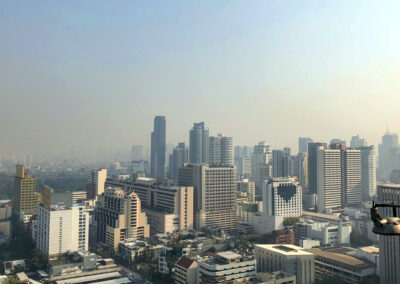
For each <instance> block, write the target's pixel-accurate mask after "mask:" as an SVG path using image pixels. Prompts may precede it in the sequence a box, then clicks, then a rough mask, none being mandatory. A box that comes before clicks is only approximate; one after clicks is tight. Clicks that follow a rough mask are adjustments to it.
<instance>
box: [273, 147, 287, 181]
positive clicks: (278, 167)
mask: <svg viewBox="0 0 400 284" xmlns="http://www.w3.org/2000/svg"><path fill="white" fill-rule="evenodd" d="M283 157H284V154H283V151H282V150H272V176H273V177H283V176H284V174H283Z"/></svg>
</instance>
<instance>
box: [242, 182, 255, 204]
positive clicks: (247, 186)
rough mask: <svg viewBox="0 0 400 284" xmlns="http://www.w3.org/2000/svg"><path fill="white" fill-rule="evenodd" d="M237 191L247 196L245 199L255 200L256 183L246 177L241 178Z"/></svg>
mask: <svg viewBox="0 0 400 284" xmlns="http://www.w3.org/2000/svg"><path fill="white" fill-rule="evenodd" d="M237 191H238V194H242V195H245V197H247V201H250V202H254V201H256V185H255V183H254V182H253V181H249V180H248V179H242V180H241V181H238V182H237Z"/></svg>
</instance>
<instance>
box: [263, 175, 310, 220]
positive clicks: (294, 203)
mask: <svg viewBox="0 0 400 284" xmlns="http://www.w3.org/2000/svg"><path fill="white" fill-rule="evenodd" d="M262 199H263V212H264V214H267V215H271V216H275V215H278V216H284V217H299V216H301V215H302V211H303V210H302V188H301V185H300V184H299V183H298V182H297V180H295V179H294V178H273V179H269V180H266V181H264V185H263V190H262Z"/></svg>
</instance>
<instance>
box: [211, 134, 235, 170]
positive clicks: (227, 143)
mask: <svg viewBox="0 0 400 284" xmlns="http://www.w3.org/2000/svg"><path fill="white" fill-rule="evenodd" d="M208 163H210V164H221V165H233V142H232V137H226V136H224V135H223V134H218V135H217V136H210V138H209V140H208Z"/></svg>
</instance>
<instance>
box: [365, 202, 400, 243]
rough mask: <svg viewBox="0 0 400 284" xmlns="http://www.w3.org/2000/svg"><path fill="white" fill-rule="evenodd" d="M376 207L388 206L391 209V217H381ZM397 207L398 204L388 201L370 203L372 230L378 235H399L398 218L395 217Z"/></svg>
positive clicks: (399, 225) (399, 223) (399, 221)
mask: <svg viewBox="0 0 400 284" xmlns="http://www.w3.org/2000/svg"><path fill="white" fill-rule="evenodd" d="M378 207H390V208H392V211H393V214H392V215H393V217H387V218H382V217H381V216H379V214H378ZM397 208H400V205H396V204H390V203H375V202H373V203H372V208H371V220H372V222H374V228H373V229H372V231H373V232H374V233H375V234H378V235H387V236H393V235H400V218H399V217H397Z"/></svg>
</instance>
